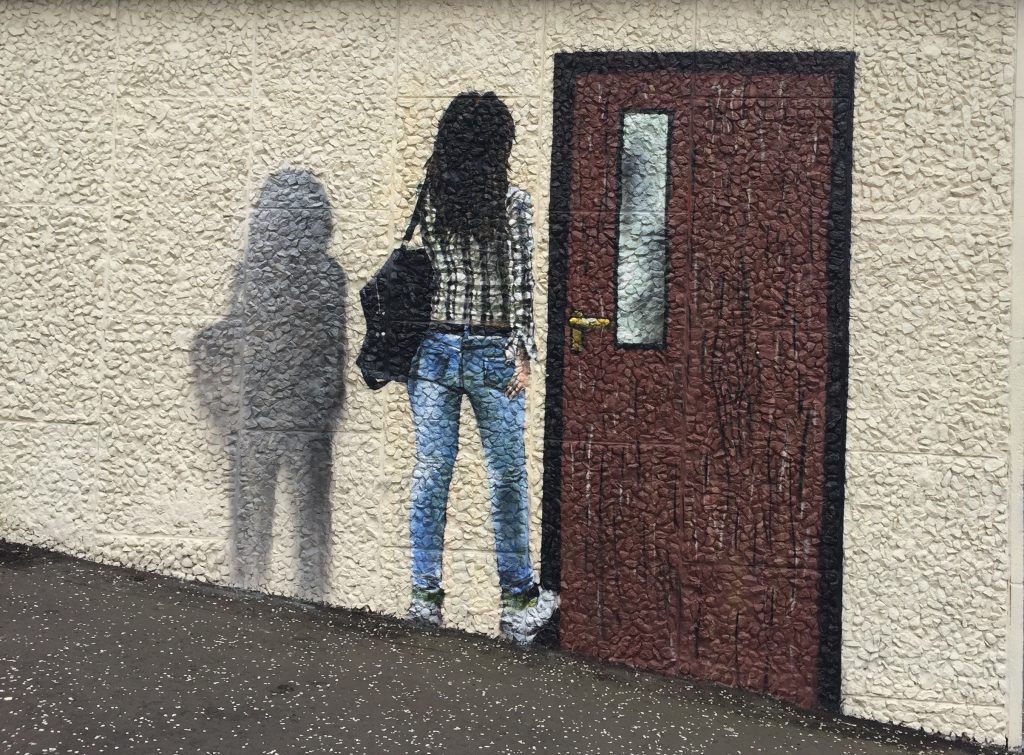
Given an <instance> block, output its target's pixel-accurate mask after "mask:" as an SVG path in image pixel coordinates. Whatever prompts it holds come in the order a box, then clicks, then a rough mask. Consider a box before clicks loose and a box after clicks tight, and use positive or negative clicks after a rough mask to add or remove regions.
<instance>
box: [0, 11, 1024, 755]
mask: <svg viewBox="0 0 1024 755" xmlns="http://www.w3.org/2000/svg"><path fill="white" fill-rule="evenodd" d="M1014 29H1015V16H1014V6H1013V4H1012V3H1010V2H1005V1H1003V2H995V1H993V2H981V1H979V0H960V1H959V2H926V1H925V0H917V1H916V2H915V1H909V0H906V1H904V2H881V0H879V1H878V2H867V1H866V0H861V1H860V2H852V1H851V2H828V3H821V2H802V1H798V0H788V1H787V0H778V1H772V2H761V1H760V0H737V2H733V3H730V4H729V6H728V8H727V9H726V8H725V7H724V6H723V5H722V4H721V3H712V2H710V0H707V1H705V0H694V1H692V2H669V0H660V1H659V0H649V1H645V2H643V3H633V2H622V3H613V4H610V3H605V2H600V3H599V2H593V3H576V2H565V1H564V0H552V2H547V3H532V2H527V3H523V2H498V1H497V0H486V1H484V2H468V1H467V2H428V1H425V0H424V1H422V2H421V1H420V0H416V1H415V2H413V1H410V2H402V3H398V2H389V1H387V0H381V1H380V2H351V3H346V2H339V3H313V2H305V3H302V2H279V3H262V2H261V3H258V4H257V3H255V2H246V1H245V0H226V1H221V2H213V1H210V2H200V1H199V0H192V1H180V2H166V1H165V0H149V1H148V2H115V0H96V1H95V2H88V1H87V0H74V1H72V2H64V3H58V2H48V3H38V2H7V3H4V4H3V5H0V70H3V71H4V72H5V75H4V77H3V79H2V81H0V116H2V118H0V123H2V124H3V126H2V127H0V158H2V159H0V164H2V165H3V179H4V180H3V181H0V217H2V220H0V260H2V267H3V270H4V271H5V273H6V274H5V276H4V286H3V289H2V290H0V354H2V357H0V360H2V361H0V377H2V382H3V385H4V390H3V392H2V394H0V448H3V449H4V452H3V454H0V535H2V536H5V537H9V538H11V539H14V540H18V541H22V542H33V543H40V544H44V545H49V546H53V547H57V548H60V549H63V550H67V551H70V552H74V553H78V554H81V555H84V556H86V557H89V558H94V559H100V560H104V561H109V562H114V563H124V564H129V565H132V566H137V567H141V568H148V569H154V570H158V571H161V572H165V573H170V574H176V575H181V576H186V577H192V578H202V579H209V580H213V581H217V582H223V583H229V582H234V583H240V582H241V581H242V579H243V576H244V575H238V574H232V571H231V568H230V563H229V560H228V558H227V553H226V546H227V543H228V542H229V541H230V538H231V535H232V527H233V526H234V524H235V520H236V519H237V517H234V516H233V515H232V512H233V511H237V508H238V506H239V503H238V500H236V499H235V496H236V495H237V492H238V491H239V490H244V489H246V486H247V485H248V486H251V487H252V488H253V489H254V493H253V495H257V496H264V497H265V498H266V497H269V500H270V501H271V502H272V503H274V517H273V521H272V522H270V523H268V525H267V526H269V527H270V528H271V534H272V537H271V538H270V539H269V540H267V541H266V542H267V543H269V544H271V546H272V547H271V549H270V552H269V553H268V554H267V564H268V566H267V569H266V573H265V580H263V581H262V582H260V584H261V586H262V587H263V589H267V590H271V591H274V592H280V593H287V594H297V595H305V596H310V597H318V598H323V599H326V600H328V601H330V602H332V603H337V604H339V605H345V606H368V607H369V608H371V609H373V610H377V611H383V612H387V613H395V614H398V613H402V612H404V610H405V608H406V605H407V603H408V599H409V586H408V582H409V547H408V528H407V524H406V522H407V512H408V502H407V501H408V495H409V490H408V485H409V483H408V480H409V474H410V470H411V469H412V464H413V428H412V424H411V419H410V415H409V409H408V402H407V399H406V397H405V395H404V392H402V391H401V390H399V389H398V388H397V386H391V387H389V388H388V389H385V390H384V391H381V392H379V393H375V392H371V391H369V390H367V389H366V388H365V386H364V385H363V384H362V382H361V380H360V379H359V376H358V373H357V372H356V370H355V368H354V364H353V360H354V356H355V350H356V348H357V347H358V344H359V343H360V342H361V340H362V334H361V332H360V329H361V327H362V324H363V318H362V314H361V312H360V311H359V307H358V297H357V293H358V291H359V289H360V287H361V286H362V285H363V284H364V283H365V281H366V280H367V279H368V277H369V276H370V275H371V274H372V273H373V271H375V270H376V269H377V267H378V266H379V265H380V264H381V262H382V261H383V259H384V257H385V256H386V254H387V253H388V251H389V250H390V249H391V248H392V246H393V245H394V242H395V239H396V237H397V235H398V234H399V233H400V231H401V228H402V226H403V225H404V218H405V217H406V215H407V214H408V212H409V209H410V207H409V205H410V203H411V196H412V193H413V187H414V186H415V184H416V182H417V181H418V180H419V177H420V174H421V169H422V165H423V162H424V160H425V159H426V157H427V155H428V153H429V150H430V146H431V139H432V136H433V132H434V129H435V128H436V123H437V119H438V117H439V115H440V113H441V111H442V110H443V108H444V107H445V105H446V104H447V103H448V101H449V100H450V99H451V97H452V95H453V94H455V93H457V92H458V91H461V90H463V89H467V88H478V89H493V90H495V91H497V92H498V93H499V94H500V95H501V96H502V97H503V98H504V99H505V101H506V102H507V103H508V105H509V107H510V108H511V109H512V111H513V113H514V116H515V118H516V121H517V124H518V137H519V138H518V142H517V144H516V147H515V150H514V152H513V158H512V169H513V177H512V178H513V182H514V183H516V184H518V185H520V186H522V187H524V188H526V189H528V190H529V191H530V192H531V193H532V195H533V197H534V205H535V217H536V218H537V221H538V222H537V225H536V238H537V253H536V254H535V256H534V265H535V270H534V272H535V277H536V279H537V287H536V300H537V304H536V317H537V333H538V339H539V346H540V349H541V351H542V352H543V351H544V347H545V333H546V323H545V313H546V307H545V300H546V281H547V275H546V273H547V268H546V265H547V255H546V249H547V224H546V222H545V219H546V218H547V207H548V196H547V190H548V185H549V170H550V157H551V152H550V146H551V130H552V113H551V81H552V66H553V63H552V54H553V53H555V52H558V51H564V50H577V49H595V50H693V49H699V50H710V49H722V50H776V49H847V50H854V51H856V53H857V55H858V60H857V81H856V104H855V108H856V109H855V117H854V123H855V126H854V129H855V130H854V150H855V170H856V172H855V176H854V190H853V191H854V198H853V211H854V220H853V235H854V238H853V250H852V271H851V274H852V298H851V320H850V357H851V362H850V382H849V415H848V423H849V425H848V436H847V449H848V453H847V482H846V507H845V512H846V513H845V563H844V583H843V606H844V614H843V654H842V660H843V680H842V695H843V709H844V711H846V712H848V713H851V714H855V715H862V716H866V717H870V718H879V719H883V720H891V721H898V722H901V723H906V724H909V725H912V726H919V727H922V728H926V729H929V730H934V731H940V732H945V733H950V734H960V733H966V734H967V735H969V736H972V737H976V738H979V739H987V740H996V741H1002V740H1003V739H1005V738H1006V737H1007V736H1008V735H1012V733H1010V732H1008V731H1007V721H1008V718H1007V683H1006V678H1005V676H1006V658H1007V654H1008V652H1009V649H1008V647H1007V621H1008V581H1009V566H1008V564H1009V560H1008V551H1007V517H1006V507H1007V498H1008V492H1007V479H1008V470H1007V449H1008V432H1009V430H1008V419H1007V417H1008V412H1007V403H1008V399H1007V396H1008V387H1007V386H1008V382H1009V374H1008V341H1009V310H1010V291H1009V264H1010V235H1009V231H1010V188H1011V186H1010V177H1011V162H1012V151H1011V144H1012V142H1011V126H1012V104H1013V56H1014V40H1013V35H1014ZM428 30H429V31H428ZM284 166H293V167H294V168H295V169H296V173H297V174H298V173H300V172H301V171H309V172H310V174H311V176H310V177H309V178H302V179H301V180H299V181H298V183H299V186H298V189H297V190H298V191H299V192H303V191H304V192H305V194H304V195H302V197H301V198H300V199H296V198H295V193H294V192H292V193H289V194H287V196H286V197H284V198H283V199H281V198H278V199H279V201H278V200H275V202H272V203H271V204H269V205H261V203H260V200H261V197H266V196H267V194H266V192H265V189H266V182H267V179H268V178H269V177H270V176H271V175H272V174H275V172H276V171H278V170H279V169H281V168H282V167H284ZM302 175H309V174H302ZM303 187H305V188H303ZM320 187H322V192H323V196H324V197H326V199H325V200H324V201H326V202H329V205H330V208H331V225H332V226H333V236H329V234H330V230H329V229H326V228H324V222H325V221H324V220H323V218H322V217H321V216H322V215H323V212H322V210H323V203H322V202H320V200H319V199H317V198H316V197H318V196H320V194H319V192H320V191H321V188H320ZM311 197H312V198H311ZM318 203H319V204H318ZM261 212H262V213H263V215H261V214H260V213H261ZM261 218H263V220H264V221H265V222H264V223H263V225H262V226H260V222H261ZM318 218H319V219H318ZM275 223H280V224H281V225H280V227H282V228H287V227H291V228H293V229H298V230H296V231H295V232H296V233H300V234H301V235H302V236H303V238H305V239H306V240H307V243H306V244H305V246H304V248H305V249H306V250H307V252H308V253H309V254H310V255H312V256H313V258H314V260H315V264H316V265H318V266H319V268H318V269H320V270H321V271H322V272H323V275H321V276H317V277H314V278H310V279H309V280H308V281H306V282H303V281H301V280H300V281H298V282H297V283H296V285H297V286H298V288H296V289H294V290H285V291H280V290H276V289H275V277H274V275H270V276H269V277H268V279H267V280H265V281H264V283H265V285H262V284H261V282H260V280H259V276H258V275H256V276H254V277H250V276H248V275H247V274H246V273H247V271H248V272H252V271H256V272H258V271H259V270H265V271H270V272H272V271H273V265H270V266H268V267H261V266H260V265H259V264H258V263H257V264H256V266H255V267H253V266H252V265H251V263H252V260H253V250H254V249H256V248H258V245H257V246H254V244H253V239H254V233H255V234H256V236H255V238H257V240H259V239H262V241H261V242H260V243H261V244H262V247H259V248H263V249H265V250H267V253H268V254H270V255H271V256H273V255H274V254H275V251H274V250H275V246H274V243H275V242H274V233H275V231H274V228H275V227H278V226H275ZM261 227H262V228H263V229H264V232H263V235H262V236H260V235H259V229H260V228H261ZM328 237H330V238H331V239H332V240H331V241H330V243H329V244H328V243H327V239H328ZM246 249H247V250H248V254H247V256H243V250H246ZM257 259H258V257H257ZM280 262H281V263H282V264H284V261H283V260H281V261H280ZM247 264H249V266H247ZM275 264H277V263H276V262H275ZM285 278H287V279H288V280H293V279H292V278H291V277H288V276H287V275H285ZM278 280H279V279H278ZM247 286H248V287H249V288H248V289H247V288H246V287H247ZM240 290H241V291H246V290H248V291H249V294H251V295H254V296H256V297H257V299H258V298H259V297H260V296H265V297H266V298H267V301H268V302H270V303H271V304H270V305H268V308H267V309H265V310H264V311H266V312H269V311H273V312H278V310H276V309H275V308H274V307H273V306H272V303H273V302H274V301H278V300H280V301H292V300H294V299H295V298H296V297H299V298H301V300H302V301H303V302H304V304H305V308H303V307H297V308H294V309H292V310H287V308H286V310H287V311H286V312H285V313H284V314H285V315H286V316H283V317H279V316H278V314H280V313H278V314H275V315H274V316H269V315H268V316H266V317H264V318H263V319H257V320H256V321H254V320H253V319H252V318H247V317H246V316H245V315H244V314H243V313H242V311H241V310H239V309H238V308H237V307H236V306H235V304H234V302H235V301H236V297H237V296H238V295H239V291H240ZM339 294H343V295H344V299H343V301H344V307H339V306H337V303H338V299H339ZM300 309H301V310H302V311H301V312H300V311H299V310H300ZM303 317H305V318H307V319H306V320H303V319H302V318H303ZM296 318H297V320H296ZM296 321H300V322H305V323H306V324H305V325H303V326H302V327H296V328H294V329H291V328H290V326H289V323H292V322H296ZM328 342H330V343H332V344H334V346H332V347H331V348H333V349H334V351H332V352H331V353H330V354H328V355H327V356H326V357H325V358H327V359H329V360H334V362H333V363H330V362H329V365H330V364H338V365H344V370H343V372H342V375H343V378H344V379H343V381H342V382H343V389H342V390H341V391H340V392H335V391H333V390H332V386H331V385H330V384H326V385H325V384H323V383H322V382H319V381H318V380H312V381H310V380H306V379H305V377H304V376H308V375H310V374H312V375H314V376H320V377H322V376H324V375H326V374H328V373H329V372H330V370H329V369H327V368H323V369H321V370H319V371H313V372H310V373H304V372H303V371H302V370H301V369H298V368H297V367H294V366H293V365H294V363H295V362H299V361H302V360H304V359H305V357H302V356H295V355H296V354H304V353H306V354H313V353H318V354H322V349H321V348H320V345H321V344H326V343H328ZM233 349H237V350H240V351H232V350H233ZM290 350H295V351H290ZM282 351H283V352H284V353H285V354H286V355H287V354H289V353H290V354H292V357H291V358H288V357H287V356H284V355H282V353H281V352H282ZM257 355H269V356H257ZM238 364H243V365H249V366H252V365H255V368H256V369H258V368H259V365H260V364H262V365H263V366H264V367H266V368H267V369H268V370H269V372H268V374H267V378H266V380H265V382H263V383H260V382H259V381H252V380H249V381H243V382H242V383H239V381H238V379H237V376H236V375H235V373H234V372H233V370H234V369H235V368H236V365H238ZM543 378H544V375H543V368H542V367H540V366H538V367H537V368H535V374H534V377H533V379H532V383H531V393H530V396H529V399H528V402H527V443H528V445H527V448H528V458H527V469H528V473H529V479H530V485H531V500H532V505H531V512H532V516H533V530H532V531H533V533H534V543H533V550H534V556H535V560H536V556H537V551H538V550H539V540H538V534H539V515H540V507H539V505H538V503H537V502H538V501H539V500H540V482H541V479H542V469H541V459H542V440H543V424H544V422H543V411H542V410H543V405H544V402H543V385H544V379H543ZM243 386H246V387H243ZM282 386H284V387H283V388H282ZM250 389H251V390H250ZM232 390H234V391H235V394H232V393H231V391H232ZM261 391H262V392H263V393H266V392H269V393H270V394H271V395H270V396H268V395H260V394H261ZM276 391H285V392H290V393H291V394H293V397H299V398H301V397H306V398H307V399H310V400H311V401H312V403H313V406H312V407H310V406H305V407H304V406H300V405H297V404H294V403H292V404H287V403H286V404H281V403H280V402H279V401H275V399H274V395H273V394H275V392H276ZM239 392H240V393H241V395H242V398H243V402H242V403H243V405H244V411H242V412H241V413H239V414H237V415H236V416H234V418H233V419H230V420H228V421H224V420H223V416H222V415H223V412H222V411H221V409H222V403H221V402H222V398H223V396H225V395H229V396H230V395H238V393H239ZM332 395H337V396H339V398H340V403H339V404H338V405H337V406H334V405H331V402H330V401H329V400H327V399H325V400H324V401H320V402H318V401H317V400H316V397H317V396H321V397H327V396H332ZM218 397H220V398H218ZM310 397H312V398H310ZM461 432H462V437H461V441H462V447H463V452H462V453H461V455H460V457H459V463H458V466H457V468H456V473H455V479H454V481H453V483H452V495H451V500H450V504H449V521H448V532H447V547H446V549H445V574H446V583H447V584H446V588H447V590H448V599H447V603H446V621H447V622H448V623H449V624H450V625H455V626H460V627H464V628H466V629H469V630H472V631H481V632H494V630H495V628H496V625H497V610H498V608H497V601H496V593H497V577H496V574H495V567H494V555H493V545H492V540H491V535H490V522H489V518H490V517H489V513H488V509H487V504H486V494H485V492H484V491H486V489H487V488H486V475H485V471H484V467H483V463H482V458H481V455H480V453H479V451H478V446H479V443H478V438H477V433H476V428H475V426H474V424H473V421H472V417H471V416H470V415H469V414H468V413H467V415H466V416H465V417H464V422H463V426H462V431H461ZM328 442H329V443H330V452H328V449H327V445H328ZM249 462H253V463H251V464H250V463H249ZM274 465H278V473H277V474H276V475H273V476H268V474H269V473H268V472H267V469H268V468H272V467H273V466H274ZM247 470H249V471H248V472H247ZM249 472H253V473H254V474H255V477H254V475H253V474H250V473H249ZM250 499H251V497H250ZM247 500H248V499H247ZM311 507H312V510H313V513H314V517H319V518H314V519H313V520H312V521H314V522H321V523H323V522H324V521H326V517H329V521H330V524H331V529H330V531H331V542H330V561H329V563H327V564H325V565H323V567H322V568H323V569H324V571H325V572H326V573H328V574H329V579H327V580H323V579H318V578H317V576H316V572H315V569H313V570H312V571H311V569H310V568H307V567H308V564H306V563H303V566H302V568H300V566H299V563H297V558H296V554H301V553H303V548H305V547H308V545H309V543H308V540H309V538H310V537H312V536H314V531H315V530H317V527H316V526H315V525H309V524H307V525H306V526H305V527H303V516H306V515H309V514H310V511H311ZM316 507H320V508H319V509H317V508H316ZM317 512H319V513H317ZM316 568H319V567H316ZM245 578H252V579H257V580H259V576H258V575H257V576H253V575H248V576H246V577H245ZM1017 703H1018V704H1019V701H1017Z"/></svg>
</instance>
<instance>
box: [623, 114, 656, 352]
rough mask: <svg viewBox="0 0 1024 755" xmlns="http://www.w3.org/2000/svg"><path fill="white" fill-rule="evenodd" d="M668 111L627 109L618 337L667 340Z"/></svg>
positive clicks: (636, 341) (635, 341) (638, 341)
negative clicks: (666, 223) (666, 216)
mask: <svg viewBox="0 0 1024 755" xmlns="http://www.w3.org/2000/svg"><path fill="white" fill-rule="evenodd" d="M668 132H669V116H668V114H667V113H641V112H635V113H629V112H627V113H625V114H624V115H623V119H622V149H621V152H620V153H619V160H620V163H619V252H618V275H617V279H616V280H617V289H618V290H617V291H616V316H615V328H616V340H617V341H618V343H620V344H625V345H636V346H658V345H661V344H662V343H664V341H665V302H666V296H665V285H666V284H665V253H666V246H667V244H666V239H665V210H666V207H665V189H666V183H665V182H666V181H667V179H668V137H669V133H668Z"/></svg>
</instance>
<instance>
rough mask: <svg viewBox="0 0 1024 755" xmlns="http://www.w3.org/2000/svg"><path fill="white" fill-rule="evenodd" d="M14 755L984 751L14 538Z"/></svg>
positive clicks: (1, 690)
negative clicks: (84, 557)
mask: <svg viewBox="0 0 1024 755" xmlns="http://www.w3.org/2000/svg"><path fill="white" fill-rule="evenodd" d="M0 752H3V753H11V754H12V755H13V754H14V753H32V754H33V755H35V754H36V753H61V754H62V755H65V754H67V755H70V754H72V753H82V754H83V755H94V754H96V753H108V752H118V753H189V755H192V754H198V753H263V754H265V755H272V754H280V755H285V754H286V753H288V754H290V753H446V754H447V753H587V754H588V755H596V754H597V753H615V754H616V755H620V754H626V753H628V754H630V755H638V754H640V753H702V754H704V755H719V754H723V755H724V754H725V753H730V754H732V753H800V754H803V755H826V754H827V753H857V754H858V755H887V754H889V753H968V752H978V750H976V749H973V748H969V747H966V746H962V745H954V744H951V743H946V742H943V741H941V740H938V739H934V738H923V737H917V736H915V735H913V734H910V733H906V732H902V731H899V730H896V729H890V728H887V727H881V726H877V725H865V724H861V723H857V722H851V721H849V720H844V719H839V718H836V717H832V716H816V715H811V714H805V713H801V712H797V711H794V710H793V709H791V708H790V707H788V706H786V705H783V704H781V703H777V702H775V701H772V700H768V699H764V698H760V697H758V696H756V695H750V694H746V693H741V692H735V691H731V690H726V689H723V688H721V687H717V686H714V685H708V684H702V683H696V682H690V681H686V680H679V679H667V678H664V677H659V676H654V675H651V674H644V673H638V672H634V671H630V670H627V669H621V668H612V667H607V666H601V665H599V664H596V663H590V662H588V661H584V660H581V659H579V658H574V657H570V656H568V655H565V654H561V653H557V652H553V651H548V650H542V649H532V650H520V649H518V648H513V647H510V646H507V645H503V644H501V643H499V642H497V641H492V640H487V639H484V638H479V637H471V636H467V635H464V634H460V633H456V632H444V631H442V632H428V631H422V630H417V629H413V628H410V627H408V626H406V625H405V624H404V623H402V622H399V621H393V620H389V619H385V618H380V617H374V616H369V615H365V614H360V613H351V612H347V611H339V610H336V609H324V608H320V607H316V606H309V605H304V604H300V603H295V602H292V601H287V600H283V599H278V598H272V597H267V596H258V595H252V594H248V593H238V592H235V591H230V590H224V589H220V588H213V587H209V586H204V585H200V584H196V583H185V582H180V581H178V580H175V579H170V578H166V577H160V576H155V575H151V574H143V573H140V572H133V571H128V570H125V569H118V568H113V567H108V566H100V565H96V564H91V563H87V562H83V561H77V560H74V559H69V558H64V557H60V556H57V555H54V554H49V553H44V552H40V551H36V550H31V549H25V548H21V547H17V546H10V545H5V544H3V543H0Z"/></svg>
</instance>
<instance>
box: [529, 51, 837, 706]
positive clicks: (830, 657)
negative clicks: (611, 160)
mask: <svg viewBox="0 0 1024 755" xmlns="http://www.w3.org/2000/svg"><path fill="white" fill-rule="evenodd" d="M854 66H855V54H854V53H852V52H845V51H828V52H764V53H761V52H683V53H631V52H612V53H594V52H577V53H558V54H556V55H555V72H554V101H553V110H554V120H553V135H552V136H553V139H552V146H551V194H550V197H551V200H550V206H549V209H548V227H549V231H550V234H549V238H550V252H549V255H550V256H549V260H548V339H547V380H546V386H545V388H546V393H545V401H544V417H545V421H544V493H543V503H542V507H543V508H542V522H543V524H542V534H541V583H542V584H543V585H544V586H545V587H547V588H549V589H553V590H558V589H559V587H560V583H561V492H562V431H563V424H562V381H563V374H562V368H563V359H564V356H565V354H564V350H565V338H566V332H565V330H566V294H567V286H568V252H569V246H568V240H569V239H568V236H569V222H568V219H569V194H570V191H571V186H570V182H571V165H572V163H571V160H572V116H573V109H574V105H575V88H576V78H577V76H579V75H580V74H583V73H619V72H635V71H662V70H664V71H679V72H690V73H700V72H708V73H712V72H713V73H741V74H744V73H745V74H765V73H768V74H771V73H776V74H828V75H831V76H832V77H833V81H834V94H833V106H832V124H833V134H832V139H833V141H832V145H833V146H832V170H831V183H832V186H831V190H830V193H829V213H828V221H827V222H828V229H827V240H828V241H827V243H828V254H827V262H826V271H825V273H826V276H827V278H826V286H827V291H828V301H827V312H828V323H827V329H828V366H827V372H828V377H827V382H826V386H825V455H824V459H825V462H824V466H825V469H824V481H825V484H824V500H823V501H822V530H821V531H822V537H821V543H820V545H819V556H820V560H819V564H820V567H819V568H820V582H819V605H818V629H819V637H820V644H819V651H818V704H819V705H821V706H822V707H825V708H829V709H832V710H838V708H839V700H840V661H841V641H842V638H841V618H842V608H843V600H842V597H843V596H842V584H843V580H842V568H843V504H844V494H845V478H846V398H847V382H848V374H849V302H850V222H851V201H852V187H853V89H854Z"/></svg>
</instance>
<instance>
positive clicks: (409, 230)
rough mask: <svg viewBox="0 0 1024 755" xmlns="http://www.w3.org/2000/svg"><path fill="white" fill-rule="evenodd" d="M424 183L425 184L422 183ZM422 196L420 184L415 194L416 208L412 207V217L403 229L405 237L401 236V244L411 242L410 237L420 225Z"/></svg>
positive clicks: (422, 188) (421, 185)
mask: <svg viewBox="0 0 1024 755" xmlns="http://www.w3.org/2000/svg"><path fill="white" fill-rule="evenodd" d="M424 183H425V182H424ZM423 194H424V187H423V184H420V187H419V190H418V191H417V192H416V206H415V207H413V210H412V216H411V217H410V218H409V225H408V227H406V229H405V235H404V236H402V244H403V245H404V244H408V243H409V242H410V241H412V235H413V233H415V232H416V226H418V225H419V224H420V220H421V219H422V218H421V215H422V213H423Z"/></svg>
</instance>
